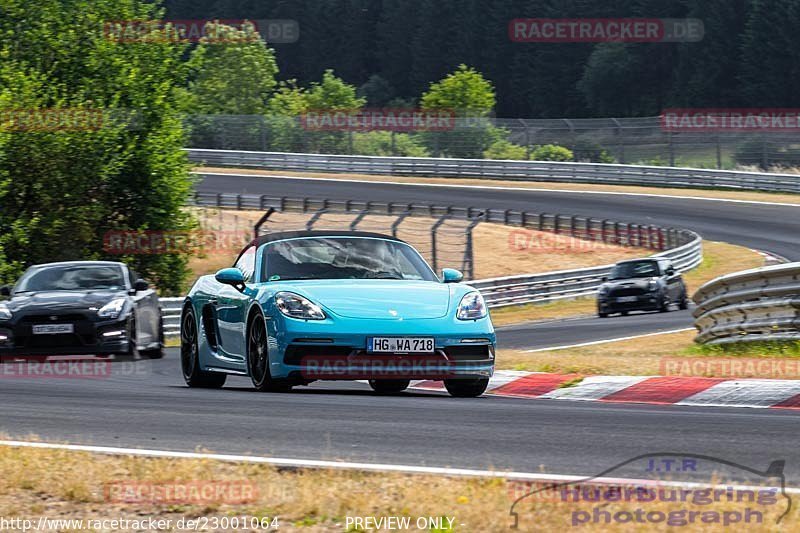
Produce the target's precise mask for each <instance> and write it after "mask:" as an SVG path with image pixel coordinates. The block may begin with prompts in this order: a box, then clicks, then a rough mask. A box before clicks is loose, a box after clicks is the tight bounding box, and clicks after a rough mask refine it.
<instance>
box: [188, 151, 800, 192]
mask: <svg viewBox="0 0 800 533" xmlns="http://www.w3.org/2000/svg"><path fill="white" fill-rule="evenodd" d="M187 152H188V154H189V159H190V160H191V161H192V162H194V163H201V164H205V165H211V166H223V167H238V168H259V169H266V170H283V171H298V172H346V173H357V174H382V175H392V176H433V177H441V178H481V179H504V180H524V181H548V182H569V183H596V184H597V183H599V184H610V185H638V186H646V187H680V188H719V189H738V190H742V189H746V190H747V189H752V190H759V191H772V192H793V193H796V192H800V175H792V174H766V173H764V174H762V173H757V172H739V171H725V170H701V169H690V168H675V167H660V166H636V165H611V164H600V163H558V162H546V161H511V160H492V159H448V158H418V157H378V156H354V155H326V154H299V153H285V152H247V151H234V150H205V149H194V148H192V149H188V150H187Z"/></svg>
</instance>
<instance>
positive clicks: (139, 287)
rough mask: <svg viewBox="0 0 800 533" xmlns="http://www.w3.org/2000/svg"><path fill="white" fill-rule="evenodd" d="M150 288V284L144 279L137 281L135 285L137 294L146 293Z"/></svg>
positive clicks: (134, 288)
mask: <svg viewBox="0 0 800 533" xmlns="http://www.w3.org/2000/svg"><path fill="white" fill-rule="evenodd" d="M149 288H150V284H149V283H147V282H146V281H145V280H143V279H137V280H136V282H135V283H134V284H133V290H135V291H136V292H142V291H146V290H147V289H149Z"/></svg>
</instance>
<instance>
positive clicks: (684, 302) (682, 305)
mask: <svg viewBox="0 0 800 533" xmlns="http://www.w3.org/2000/svg"><path fill="white" fill-rule="evenodd" d="M678 309H681V310H685V309H689V295H688V294H686V291H684V292H683V296H681V301H680V302H678Z"/></svg>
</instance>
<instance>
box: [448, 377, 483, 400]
mask: <svg viewBox="0 0 800 533" xmlns="http://www.w3.org/2000/svg"><path fill="white" fill-rule="evenodd" d="M488 386H489V378H476V379H446V380H444V388H446V389H447V392H449V393H450V396H455V397H456V398H475V397H477V396H480V395H481V394H483V393H484V392H486V387H488Z"/></svg>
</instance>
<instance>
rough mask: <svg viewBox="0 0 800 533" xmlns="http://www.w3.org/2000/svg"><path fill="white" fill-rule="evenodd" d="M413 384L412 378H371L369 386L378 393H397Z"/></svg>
mask: <svg viewBox="0 0 800 533" xmlns="http://www.w3.org/2000/svg"><path fill="white" fill-rule="evenodd" d="M410 384H411V380H410V379H371V380H369V386H370V387H372V390H374V391H375V392H377V393H378V394H396V393H398V392H403V391H404V390H406V389H407V388H408V386H409V385H410Z"/></svg>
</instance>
